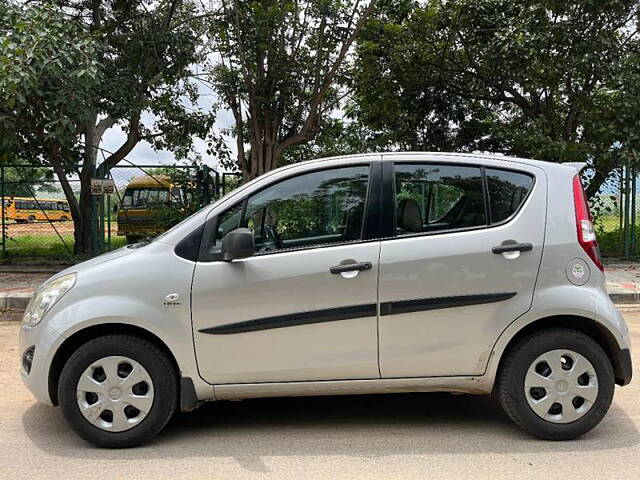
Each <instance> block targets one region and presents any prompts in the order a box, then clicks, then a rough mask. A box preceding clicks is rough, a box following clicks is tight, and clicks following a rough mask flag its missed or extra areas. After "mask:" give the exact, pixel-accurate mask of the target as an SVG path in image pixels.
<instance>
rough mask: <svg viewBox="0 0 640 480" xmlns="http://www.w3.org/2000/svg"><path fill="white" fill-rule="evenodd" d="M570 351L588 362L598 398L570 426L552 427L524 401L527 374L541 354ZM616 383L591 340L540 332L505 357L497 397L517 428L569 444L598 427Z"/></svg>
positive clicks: (567, 331) (555, 330)
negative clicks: (591, 366) (566, 441)
mask: <svg viewBox="0 0 640 480" xmlns="http://www.w3.org/2000/svg"><path fill="white" fill-rule="evenodd" d="M556 349H568V350H572V351H574V352H576V353H578V354H580V355H582V356H584V357H585V358H586V359H587V360H589V361H590V362H591V364H592V365H593V368H594V370H595V373H596V376H597V381H598V395H597V397H596V400H595V402H594V403H593V405H592V406H591V408H590V409H589V410H588V411H587V412H586V413H585V414H584V415H583V416H582V417H580V418H578V419H577V420H575V421H573V422H571V423H553V422H550V421H548V420H545V419H543V418H541V417H539V416H538V415H537V414H536V413H535V412H534V411H533V410H532V409H531V407H530V406H529V404H528V402H527V399H526V398H525V391H524V382H525V376H526V374H527V370H528V369H529V367H530V366H531V364H532V363H533V362H534V361H535V360H536V359H537V358H538V357H539V356H540V355H542V354H544V353H546V352H549V351H551V350H556ZM614 388H615V379H614V373H613V368H612V366H611V362H610V360H609V358H608V357H607V354H606V353H605V352H604V350H603V349H602V347H600V345H598V344H597V343H596V342H595V341H594V340H593V339H592V338H591V337H589V336H587V335H585V334H583V333H581V332H578V331H576V330H571V329H568V328H553V329H548V330H541V331H539V332H535V333H533V334H532V335H529V336H527V337H525V338H523V339H522V340H520V341H519V342H518V343H517V344H516V345H514V347H513V348H511V349H510V351H509V352H508V353H507V356H506V358H505V359H504V362H503V364H502V367H501V369H500V372H499V375H498V379H497V384H496V394H497V397H498V400H499V402H500V404H501V405H502V408H503V409H504V410H505V412H506V413H507V415H508V416H509V417H510V418H511V420H513V421H514V422H515V423H516V424H517V425H518V426H519V427H521V428H522V429H524V430H526V431H527V432H529V433H531V434H532V435H534V436H536V437H539V438H542V439H545V440H571V439H574V438H577V437H579V436H581V435H583V434H585V433H587V432H588V431H590V430H591V429H592V428H594V427H595V426H596V425H598V424H599V423H600V421H601V420H602V418H603V417H604V416H605V414H606V413H607V411H608V410H609V407H610V406H611V402H612V400H613V392H614Z"/></svg>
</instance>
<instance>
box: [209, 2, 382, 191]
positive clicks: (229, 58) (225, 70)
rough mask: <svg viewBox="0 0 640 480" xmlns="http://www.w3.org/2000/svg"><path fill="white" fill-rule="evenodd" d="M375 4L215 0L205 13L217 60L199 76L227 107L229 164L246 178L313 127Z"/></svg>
mask: <svg viewBox="0 0 640 480" xmlns="http://www.w3.org/2000/svg"><path fill="white" fill-rule="evenodd" d="M375 3H376V2H375V0H371V1H369V2H368V3H366V4H363V2H361V1H360V0H355V1H353V2H345V1H331V0H311V1H307V2H300V1H297V0H287V1H276V0H263V1H260V2H241V1H238V0H234V1H231V0H221V2H220V10H219V12H218V14H216V15H214V16H212V17H211V18H210V20H209V25H210V29H209V31H210V38H211V42H212V43H213V45H214V48H215V49H216V51H217V53H218V55H219V58H220V61H219V62H218V63H217V64H216V65H215V66H214V67H213V68H212V69H211V72H210V75H209V77H208V79H207V80H206V81H209V82H210V83H211V85H212V86H213V87H214V88H215V89H216V91H217V92H218V93H219V95H220V99H221V103H222V104H223V105H224V106H225V107H226V108H228V109H229V110H231V112H232V113H233V116H234V120H235V129H234V132H233V133H234V135H235V138H236V146H237V157H236V161H235V164H236V167H237V168H238V169H239V170H240V171H241V172H242V173H243V175H244V177H245V178H246V179H251V178H254V177H256V176H258V175H260V174H262V173H264V172H267V171H269V170H272V169H274V168H276V167H277V166H278V165H279V163H280V161H281V158H282V156H283V154H284V152H285V151H286V150H287V149H289V148H291V147H295V146H297V145H302V144H304V143H306V142H308V141H310V140H311V139H313V138H314V136H315V135H316V134H317V133H318V131H319V130H320V129H321V125H322V123H323V121H324V120H325V119H326V117H327V114H328V112H331V111H332V110H333V109H334V108H335V107H336V105H337V104H338V103H339V100H340V92H339V89H338V88H337V87H336V86H337V85H338V84H339V83H341V82H342V80H344V74H345V70H344V66H345V63H346V58H347V55H348V53H349V51H350V47H351V45H352V43H353V41H354V39H355V38H356V37H357V36H358V34H359V33H360V30H361V29H362V27H363V25H364V22H365V21H366V19H367V18H368V17H369V15H370V14H371V12H372V10H373V8H374V6H375Z"/></svg>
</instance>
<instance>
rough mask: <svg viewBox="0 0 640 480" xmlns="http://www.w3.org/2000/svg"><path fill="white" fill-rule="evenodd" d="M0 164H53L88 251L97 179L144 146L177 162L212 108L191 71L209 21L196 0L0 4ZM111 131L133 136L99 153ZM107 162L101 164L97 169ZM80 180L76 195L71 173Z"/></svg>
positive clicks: (206, 124)
mask: <svg viewBox="0 0 640 480" xmlns="http://www.w3.org/2000/svg"><path fill="white" fill-rule="evenodd" d="M0 7H1V8H0V30H1V31H2V32H3V36H2V39H1V40H0V105H2V107H1V109H0V159H4V160H7V159H9V158H16V157H19V158H23V159H24V160H25V161H27V162H31V163H33V164H34V165H44V164H46V165H50V166H53V167H54V170H55V172H56V175H57V176H58V179H59V181H60V183H61V185H62V188H63V191H64V193H65V195H66V197H67V200H68V201H69V204H70V208H71V214H72V216H73V220H74V224H75V239H76V242H75V248H76V250H77V251H78V252H87V251H88V250H89V248H90V233H91V231H90V228H91V225H92V222H91V221H90V218H89V217H90V216H91V215H92V214H94V213H95V212H93V213H92V211H91V207H90V205H91V194H90V180H91V176H92V175H93V171H94V169H95V168H96V166H97V167H98V175H99V176H100V177H104V176H106V174H107V173H108V172H109V170H110V169H111V168H113V167H114V166H115V165H117V164H118V163H119V162H120V161H122V160H123V159H124V158H125V157H126V156H127V155H128V154H129V153H130V152H131V150H132V149H133V148H134V147H135V146H136V145H137V144H138V143H139V142H142V141H146V142H148V143H150V144H151V146H152V147H153V148H155V149H167V150H171V151H172V152H173V153H174V154H175V156H176V157H177V158H179V159H181V158H186V157H187V155H188V154H189V152H190V151H191V150H192V147H193V141H194V138H195V136H199V137H205V136H206V134H207V133H208V131H209V129H210V128H211V126H212V125H213V120H214V115H215V112H213V111H210V112H204V111H203V110H202V109H200V107H199V106H198V98H199V91H198V88H197V85H196V83H195V81H194V79H193V77H194V72H193V70H192V68H193V66H194V65H196V64H199V63H202V62H204V60H205V58H206V54H207V52H206V51H205V50H204V49H203V48H202V47H201V44H202V39H203V35H204V32H205V31H204V19H203V17H202V16H200V15H197V13H198V5H197V3H196V2H195V1H193V0H161V1H148V0H145V1H141V2H125V1H120V0H116V1H108V0H91V1H89V0H64V1H60V2H50V1H48V0H40V1H33V2H11V1H9V0H0ZM113 127H119V128H121V129H122V131H124V133H125V136H126V138H125V139H124V140H123V142H122V144H121V145H120V146H118V147H117V148H116V149H115V151H114V152H101V154H100V155H99V145H100V142H101V140H102V138H103V136H104V134H105V132H106V131H107V130H108V129H110V128H113ZM98 164H100V165H98ZM71 175H78V176H79V178H80V194H79V195H78V196H77V197H76V195H75V193H74V191H73V189H72V188H71V186H70V184H69V180H68V177H69V176H71Z"/></svg>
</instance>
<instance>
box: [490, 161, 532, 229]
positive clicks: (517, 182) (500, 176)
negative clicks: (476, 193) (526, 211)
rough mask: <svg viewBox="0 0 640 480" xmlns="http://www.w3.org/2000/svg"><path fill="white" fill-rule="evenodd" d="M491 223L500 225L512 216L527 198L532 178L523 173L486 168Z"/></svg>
mask: <svg viewBox="0 0 640 480" xmlns="http://www.w3.org/2000/svg"><path fill="white" fill-rule="evenodd" d="M485 174H486V176H487V186H488V187H489V205H490V208H491V223H492V224H494V223H500V222H502V221H504V220H506V219H507V218H509V217H510V216H511V215H513V214H514V213H515V212H516V211H517V210H518V208H520V205H522V202H524V199H525V198H526V197H527V194H528V193H529V190H531V186H532V185H533V178H531V176H529V175H527V174H524V173H516V172H509V171H507V170H495V169H492V168H487V169H486V170H485Z"/></svg>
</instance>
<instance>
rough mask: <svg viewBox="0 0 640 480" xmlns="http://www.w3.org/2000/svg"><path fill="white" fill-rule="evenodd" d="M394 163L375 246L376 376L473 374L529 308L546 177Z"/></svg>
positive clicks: (524, 169)
mask: <svg viewBox="0 0 640 480" xmlns="http://www.w3.org/2000/svg"><path fill="white" fill-rule="evenodd" d="M495 165H499V163H498V162H495ZM391 170H392V169H389V172H391ZM393 170H394V172H393V177H394V178H393V182H387V184H388V185H391V184H392V183H393V186H394V189H395V191H394V192H390V193H389V195H388V197H392V198H395V207H396V211H395V220H392V222H393V224H394V226H395V231H394V232H393V236H394V238H391V239H388V240H384V241H383V242H382V247H381V252H380V371H381V374H382V377H383V378H392V377H430V376H450V375H480V374H482V373H483V372H484V370H485V367H486V365H487V360H488V358H489V354H490V353H491V349H492V347H493V345H494V343H495V341H496V339H497V338H498V336H499V335H500V333H501V332H502V331H503V330H504V329H505V328H506V327H507V325H509V323H511V322H512V321H514V320H515V319H516V318H517V317H519V316H520V315H522V314H523V313H525V312H526V311H527V310H528V309H529V308H530V305H531V301H532V297H533V291H534V286H535V281H536V277H537V274H538V266H539V265H540V257H541V253H542V247H543V242H544V229H545V218H546V181H545V177H544V175H543V174H542V172H541V171H540V170H538V169H537V168H535V167H530V166H525V165H518V167H517V170H507V169H503V168H498V166H494V165H492V164H491V163H489V164H488V165H486V166H479V165H461V164H437V163H410V162H408V163H401V162H398V163H396V164H395V166H394V168H393ZM390 174H391V173H390ZM494 247H497V248H494Z"/></svg>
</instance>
